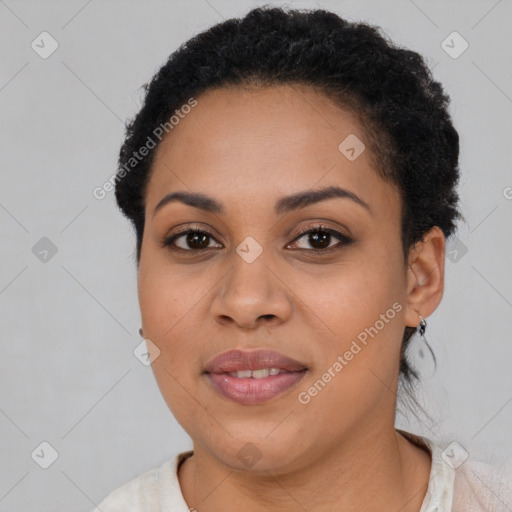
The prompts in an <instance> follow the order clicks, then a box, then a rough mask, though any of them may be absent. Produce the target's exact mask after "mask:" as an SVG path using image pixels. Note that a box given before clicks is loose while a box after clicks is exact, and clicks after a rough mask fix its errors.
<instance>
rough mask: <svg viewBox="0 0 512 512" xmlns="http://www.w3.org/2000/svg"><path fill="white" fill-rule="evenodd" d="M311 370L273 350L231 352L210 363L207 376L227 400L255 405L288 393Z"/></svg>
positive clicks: (206, 370) (206, 371) (207, 366)
mask: <svg viewBox="0 0 512 512" xmlns="http://www.w3.org/2000/svg"><path fill="white" fill-rule="evenodd" d="M308 370H309V368H308V367H307V366H305V365H304V364H303V363H301V362H300V361H296V360H295V359H292V358H290V357H288V356H285V355H284V354H280V353H278V352H275V351H272V350H256V351H251V352H247V351H241V350H231V351H229V352H224V353H223V354H220V355H219V356H217V357H215V358H214V359H213V360H211V361H210V362H209V363H208V364H207V365H206V369H205V371H204V375H205V376H206V378H207V380H208V381H209V383H210V384H211V385H212V387H213V389H214V390H215V391H216V392H218V393H220V394H221V395H222V396H223V397H224V398H227V399H229V400H231V401H234V402H236V403H239V404H244V405H255V404H261V403H264V402H267V401H269V400H272V399H273V398H275V397H277V396H278V395H281V394H283V393H284V392H285V391H289V390H290V389H292V388H293V387H295V386H296V385H297V384H298V382H299V381H300V380H302V379H303V378H304V376H305V375H306V373H307V372H308Z"/></svg>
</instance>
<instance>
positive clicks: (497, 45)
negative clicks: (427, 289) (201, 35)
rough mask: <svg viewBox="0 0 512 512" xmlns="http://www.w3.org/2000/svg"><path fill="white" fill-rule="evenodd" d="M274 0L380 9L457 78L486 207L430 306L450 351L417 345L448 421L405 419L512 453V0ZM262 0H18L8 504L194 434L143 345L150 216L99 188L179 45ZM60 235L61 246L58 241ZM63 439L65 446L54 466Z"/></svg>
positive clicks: (427, 397)
mask: <svg viewBox="0 0 512 512" xmlns="http://www.w3.org/2000/svg"><path fill="white" fill-rule="evenodd" d="M273 4H275V5H286V4H287V5H291V6H294V7H315V6H319V7H323V8H327V9H332V10H335V11H336V12H338V13H339V14H342V15H344V16H345V17H347V18H349V19H356V20H361V21H367V22H370V23H372V24H376V25H379V26H381V27H382V28H383V29H384V31H385V32H386V33H387V34H388V35H389V36H390V37H391V38H392V39H393V40H394V41H395V42H397V43H399V44H402V45H405V46H407V47H409V48H411V49H413V50H416V51H418V52H420V53H422V54H423V55H425V56H426V57H427V59H428V63H429V65H430V67H431V68H432V69H433V72H434V75H435V77H436V78H437V79H438V80H440V81H441V82H442V83H443V84H444V86H445V88H446V90H447V92H448V93H449V95H450V96H451V98H452V106H451V112H452V115H453V118H454V122H455V125H456V127H457V129H458V131H459V134H460V136H461V161H460V162H461V172H462V178H461V183H460V189H459V190H460V194H461V198H462V209H463V213H464V215H465V216H466V219H467V222H463V223H461V224H460V228H459V231H458V233H457V238H458V240H459V241H458V242H456V244H455V241H454V242H451V245H450V246H449V251H451V255H450V256H449V257H448V258H447V261H446V290H445V294H444V298H443V301H442V303H441V305H440V307H439V308H438V310H437V311H436V312H435V313H434V314H433V315H432V316H431V317H430V318H429V321H428V329H427V339H428V341H429V343H430V345H431V346H432V347H433V349H434V352H435V354H436V356H437V359H438V366H437V370H436V371H435V372H434V369H433V362H432V360H431V358H430V356H429V355H428V351H426V353H425V352H424V358H423V360H421V357H420V353H421V349H422V347H421V344H420V341H419V340H418V339H416V340H415V341H414V342H413V344H412V347H411V357H413V358H415V359H416V360H417V361H420V362H421V364H422V367H423V368H424V369H423V370H422V378H423V384H422V396H423V401H424V404H425V407H426V409H427V411H428V412H429V413H430V414H431V416H432V418H433V419H434V422H433V424H429V423H428V422H427V421H426V420H425V419H421V418H420V420H416V419H414V418H412V419H410V418H407V417H406V416H404V415H400V416H399V417H398V424H399V426H400V427H402V428H409V429H410V430H413V431H415V432H417V433H420V434H423V435H427V436H429V437H430V438H432V439H434V440H437V441H439V442H443V443H444V442H449V441H451V440H454V439H456V440H457V441H458V442H459V443H460V444H461V445H462V446H463V447H464V448H465V449H466V450H467V451H468V452H469V453H470V456H471V457H475V458H480V459H482V457H485V458H486V459H487V460H490V459H493V460H495V459H496V460H497V459H500V460H501V459H509V460H510V459H511V458H512V439H511V435H510V434H511V430H512V429H511V425H512V380H511V379H512V377H511V372H510V361H511V356H512V338H511V336H510V332H511V330H512V315H511V313H512V310H511V308H512V274H511V272H510V261H511V257H510V256H511V240H510V233H511V229H510V228H511V215H512V199H511V198H512V188H510V187H512V172H511V157H510V154H511V153H510V149H511V144H510V142H511V141H510V135H511V133H512V130H511V128H512V126H511V124H512V122H511V119H512V116H511V113H512V99H511V96H512V66H511V65H510V64H511V59H510V57H511V53H512V44H511V43H512V41H511V36H510V33H511V32H510V21H511V15H512V2H510V1H507V0H502V1H495V0H485V1H484V0H482V1H467V0H466V1H450V2H445V1H428V2H427V1H425V0H414V1H412V0H399V1H394V2H380V1H377V0H375V1H361V0H351V1H343V0H342V1H322V2H287V3H286V4H285V3H284V2H273ZM256 5H261V3H260V2H250V1H236V2H235V1H226V0H208V1H206V0H187V1H178V0H176V1H165V2H164V1H149V2H142V1H133V2H121V1H104V2H100V1H99V0H92V1H88V2H87V1H85V0H80V1H66V2H64V1H61V2H55V1H38V2H36V1H22V0H5V1H0V42H1V48H2V50H1V52H2V54H1V61H0V62H1V65H0V66H1V67H0V109H1V116H0V130H1V136H0V149H1V173H0V179H1V185H0V236H1V242H0V263H1V270H0V311H1V333H2V358H1V359H0V389H1V395H0V450H1V461H2V464H1V467H0V511H13V510H16V511H20V512H21V511H35V510H38V511H64V510H66V511H67V510H74V511H84V512H85V511H88V510H90V509H91V508H92V507H93V506H94V504H97V503H98V502H99V501H100V500H101V499H102V498H103V497H104V496H105V495H106V494H107V493H108V492H110V491H111V490H113V489H114V488H115V487H117V486H119V485H120V484H122V483H124V482H125V481H127V480H129V479H131V478H133V477H135V476H136V475H138V474H140V473H141V472H143V471H146V470H148V469H151V468H153V467H156V466H157V465H160V464H161V463H162V462H163V461H164V460H166V459H167V458H169V457H171V456H172V455H173V454H174V453H176V452H177V451H182V450H185V449H188V448H189V447H191V442H190V440H189V439H188V436H187V435H186V434H185V433H184V432H183V430H182V429H181V428H180V427H179V425H177V423H176V421H175V420H174V418H173V417H172V415H171V413H170V412H169V411H168V409H167V406H166V405H165V402H164V401H163V399H162V397H161V396H160V393H159V390H158V388H157V386H156V383H155V382H154V379H153V375H152V372H151V369H150V368H149V367H146V366H144V365H143V364H141V363H140V362H139V360H138V359H136V358H135V357H134V355H133V350H134V349H135V347H137V345H139V343H140V342H141V340H140V338H139V336H138V332H137V331H138V328H139V326H140V317H139V310H138V303H137V293H136V273H135V260H134V240H135V238H134V235H133V233H132V230H131V227H130V226H129V224H128V222H127V221H125V220H124V218H123V217H122V216H121V214H120V213H119V212H118V211H117V208H116V206H115V203H114V194H113V193H112V192H111V193H109V194H108V195H107V197H106V198H105V199H103V200H101V201H100V200H97V199H95V198H94V197H93V195H92V190H93V189H94V188H95V187H97V186H101V185H102V184H103V182H104V181H105V180H106V179H108V177H109V176H111V175H112V173H113V172H114V171H115V168H116V160H117V155H118V150H119V146H120V144H121V141H122V138H123V134H124V124H123V123H124V121H125V120H126V119H127V118H131V116H133V114H134V113H135V112H136V111H137V109H138V107H139V105H140V97H141V89H140V86H141V85H142V84H143V83H144V82H146V81H148V80H149V79H150V78H151V76H152V75H153V73H154V72H155V71H156V70H157V69H158V67H159V66H160V65H161V64H162V63H163V62H164V60H165V59H166V58H167V57H168V55H169V53H170V52H172V51H173V50H174V49H176V48H177V46H178V45H179V44H180V43H181V42H183V41H185V40H186V39H188V38H189V37H191V36H192V35H193V34H194V33H197V32H198V31H201V30H203V29H205V28H207V27H208V26H210V25H212V24H214V23H217V22H219V21H221V20H222V19H223V18H229V17H232V16H235V15H243V14H245V13H246V12H247V11H248V10H249V8H251V7H254V6H256ZM43 31H47V32H49V33H50V34H51V35H52V37H53V38H54V39H55V40H56V41H57V42H58V44H59V47H58V49H57V50H56V51H55V52H54V53H53V54H52V55H51V56H50V57H48V58H47V59H43V58H41V57H40V56H39V54H38V53H36V52H35V51H34V50H33V49H32V48H31V42H32V41H33V40H36V43H37V41H40V39H37V38H38V36H39V34H40V33H41V32H43ZM453 31H457V32H459V33H460V34H461V36H462V37H463V38H464V39H465V40H466V41H467V42H468V43H469V47H468V49H467V50H466V51H465V52H464V53H463V54H462V55H460V56H459V57H458V58H452V57H451V56H450V55H448V54H447V53H446V52H445V50H444V49H443V47H442V46H441V43H442V41H443V40H445V39H446V37H447V36H448V35H449V34H451V33H452V32H453ZM40 44H41V43H40ZM450 44H452V43H450ZM458 45H459V43H458V42H454V43H453V44H452V46H454V48H455V50H457V49H458V48H460V45H459V46H458ZM45 47H46V48H48V45H47V43H45ZM507 187H509V188H507ZM43 237H46V238H48V239H49V240H51V242H52V243H53V244H54V246H55V247H56V249H57V252H56V253H55V254H53V255H52V252H51V251H50V252H49V253H48V254H46V256H45V253H42V252H40V251H42V250H44V248H45V247H46V246H47V245H48V243H49V242H48V241H47V240H43V241H42V242H41V241H40V240H41V239H42V238H43ZM38 243H39V244H40V245H36V244H38ZM41 244H42V245H41ZM45 244H46V246H45ZM34 246H36V249H33V248H34ZM466 250H467V252H465V251H466ZM454 251H456V252H454ZM34 253H35V254H34ZM41 258H43V261H41ZM44 258H46V261H45V260H44ZM44 441H46V442H47V443H49V444H50V445H51V446H52V447H53V448H54V449H55V450H56V452H57V453H58V458H57V459H56V460H55V461H54V462H53V464H52V465H51V466H49V467H48V469H42V468H41V467H40V464H44V462H45V460H46V462H47V463H48V462H49V461H50V459H49V457H51V450H49V449H48V447H45V445H43V447H41V446H40V443H42V442H44ZM32 453H33V454H34V455H33V456H31V454H32Z"/></svg>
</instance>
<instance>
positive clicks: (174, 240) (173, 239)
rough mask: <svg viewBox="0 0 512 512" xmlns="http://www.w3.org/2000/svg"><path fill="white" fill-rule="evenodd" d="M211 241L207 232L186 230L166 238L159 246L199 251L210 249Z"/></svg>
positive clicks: (211, 238)
mask: <svg viewBox="0 0 512 512" xmlns="http://www.w3.org/2000/svg"><path fill="white" fill-rule="evenodd" d="M212 240H214V238H213V237H212V235H211V234H210V233H208V232H207V231H203V230H199V229H188V230H186V231H182V232H181V233H177V234H174V235H172V236H170V237H168V238H166V239H165V240H163V242H162V244H161V245H162V247H168V246H169V247H170V248H171V249H178V250H183V251H201V250H205V249H208V248H210V242H211V241H212ZM178 241H179V242H178Z"/></svg>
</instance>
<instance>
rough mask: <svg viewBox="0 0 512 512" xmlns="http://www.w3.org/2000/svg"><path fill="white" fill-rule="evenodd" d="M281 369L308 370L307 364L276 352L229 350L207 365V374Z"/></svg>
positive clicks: (291, 370)
mask: <svg viewBox="0 0 512 512" xmlns="http://www.w3.org/2000/svg"><path fill="white" fill-rule="evenodd" d="M262 368H279V369H281V370H286V371H289V372H299V371H302V370H306V369H307V367H306V365H305V364H303V363H301V362H300V361H296V360H295V359H292V358H290V357H288V356H285V355H284V354H280V353H279V352H275V351H274V350H252V351H250V352H249V351H244V350H229V351H227V352H223V353H222V354H219V355H218V356H216V357H214V358H213V359H211V360H210V361H209V363H208V364H207V365H206V368H205V372H206V373H226V372H236V371H239V370H259V369H262Z"/></svg>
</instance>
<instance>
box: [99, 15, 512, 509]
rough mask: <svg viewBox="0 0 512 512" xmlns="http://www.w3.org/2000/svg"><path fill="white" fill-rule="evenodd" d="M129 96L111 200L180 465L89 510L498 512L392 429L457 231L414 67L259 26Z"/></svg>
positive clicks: (489, 478)
mask: <svg viewBox="0 0 512 512" xmlns="http://www.w3.org/2000/svg"><path fill="white" fill-rule="evenodd" d="M146 91H147V94H146V98H145V102H144V105H143V107H142V109H141V111H140V112H139V113H138V114H137V116H136V117H135V118H134V120H133V121H132V122H131V124H130V125H129V126H128V129H127V134H126V140H125V142H124V144H123V146H122V148H121V152H120V159H119V164H120V165H119V172H118V174H117V177H116V198H117V201H118V204H119V206H120V208H121V209H122V211H123V212H124V214H125V215H126V216H127V217H128V218H129V219H130V221H131V222H132V223H133V225H134V228H135V231H136V236H137V246H136V257H137V271H138V291H139V303H140V309H141V315H142V329H141V335H142V336H143V337H144V338H145V339H146V343H147V346H148V351H149V352H148V353H149V356H148V357H149V360H150V362H151V363H152V368H153V371H154V375H155V377H156V380H157V382H158V385H159V388H160V390H161V392H162V394H163V397H164V399H165V400H166V403H167V404H168V406H169V408H170V410H171V411H172V413H173V414H174V415H175V417H176V419H177V420H178V422H179V423H180V424H181V425H182V426H183V428H184V429H185V430H186V432H187V433H188V434H189V435H190V437H191V438H192V441H193V446H194V449H193V450H192V451H189V452H184V453H181V454H179V455H177V456H176V457H175V458H173V459H171V460H169V461H167V462H166V463H165V464H164V465H162V467H161V468H155V469H154V470H152V471H149V472H147V473H144V474H142V475H140V476H139V477H137V478H136V479H134V480H132V481H131V482H128V483H127V484H125V485H123V486H122V487H120V488H118V489H116V490H115V491H114V492H112V493H111V494H110V495H109V496H108V497H106V498H105V500H104V501H103V502H102V503H101V504H100V505H99V507H98V509H99V510H101V511H103V512H109V511H114V510H115V511H118V510H119V511H121V510H122V511H124V512H128V511H153V510H155V511H156V510H161V511H185V510H189V509H190V510H198V511H200V512H207V511H220V510H222V511H230V510H240V509H243V510H249V511H253V510H254V511H256V510H269V511H273V510H279V511H288V510H289V511H292V510H308V511H324V510H379V511H387V510H389V511H398V510H400V511H402V512H418V511H421V512H427V511H428V512H433V511H435V510H436V511H450V510H454V511H455V510H457V511H462V510H464V511H467V510H471V511H473V510H475V511H477V510H478V511H481V510H506V508H505V507H506V506H507V503H510V501H509V502H507V500H510V495H506V493H507V485H508V483H507V482H504V485H502V482H501V481H500V479H501V478H502V477H503V475H502V474H501V473H498V472H493V471H492V470H491V468H489V467H487V466H483V465H480V466H478V465H477V464H476V463H473V462H472V461H471V460H465V459H466V458H467V453H465V451H464V449H463V448H462V447H461V446H460V445H458V444H456V443H455V444H454V445H453V446H450V447H449V448H448V449H447V450H445V451H443V448H444V447H440V446H438V445H436V444H435V443H434V442H433V441H431V440H430V439H428V438H426V437H421V436H415V435H414V434H412V433H408V432H405V431H402V430H397V429H395V426H394V422H395V412H396V399H397V390H398V388H399V383H401V384H404V385H405V387H403V389H404V390H405V391H407V390H409V392H410V390H411V389H413V388H412V384H413V383H414V379H415V378H417V374H416V372H415V371H414V369H413V368H412V367H411V366H410V365H409V363H408V361H407V358H406V354H405V351H406V349H407V346H408V343H409V341H410V339H411V336H412V335H413V334H414V333H415V332H416V330H417V329H418V330H419V332H420V335H422V334H423V333H424V331H425V328H426V320H425V319H426V318H427V317H428V316H429V315H431V314H432V312H433V311H434V310H435V309H436V308H437V307H438V305H439V303H440V302H441V298H442V295H443V288H444V257H445V241H446V238H447V237H449V236H450V235H451V234H452V233H453V232H454V230H455V227H456V221H457V219H458V218H461V217H462V215H461V213H460V211H459V210H458V195H457V192H456V185H457V182H458V178H459V173H458V152H459V141H458V134H457V132H456V130H455V129H454V127H453V125H452V122H451V118H450V115H449V113H448V110H447V107H448V103H449V98H448V97H447V95H446V94H445V93H444V91H443V89H442V87H441V85H440V84H439V83H438V82H436V81H434V80H433V78H432V76H431V74H430V72H429V70H428V69H427V67H426V66H425V64H424V61H423V59H422V58H421V57H420V56H419V55H418V54H416V53H414V52H412V51H408V50H405V49H400V48H398V47H396V46H394V45H393V44H392V43H391V42H390V41H388V40H387V39H386V38H385V37H384V36H382V35H381V33H380V31H379V30H378V29H376V28H375V27H370V26H368V25H365V24H361V23H349V22H347V21H345V20H343V19H341V18H340V17H338V16H337V15H335V14H333V13H330V12H327V11H323V10H317V11H293V10H289V11H284V10H281V9H278V8H259V9H254V10H252V11H251V12H250V13H248V14H247V15H246V16H245V17H244V18H243V19H241V20H238V19H233V20H228V21H226V22H224V23H221V24H219V25H216V26H214V27H212V28H210V29H209V30H207V31H205V32H203V33H202V34H199V35H197V36H195V37H194V38H192V39H191V40H190V41H188V42H187V43H185V44H184V45H182V47H180V48H179V49H178V50H177V51H176V52H175V53H173V54H172V55H171V57H170V58H169V60H168V62H167V63H166V64H165V65H164V66H163V67H162V68H161V69H160V70H159V71H158V72H157V73H156V75H155V76H154V77H153V79H152V81H151V83H150V84H149V86H147V87H146ZM493 479H494V480H493ZM489 482H492V483H493V486H492V487H491V488H489V487H490V486H489Z"/></svg>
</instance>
